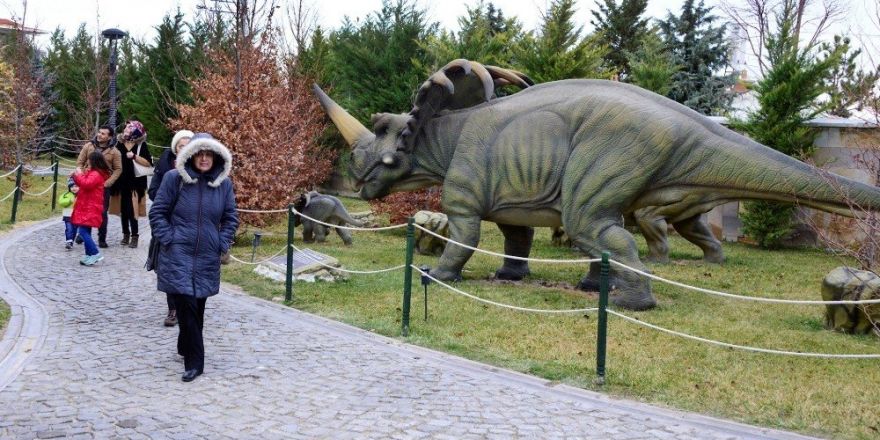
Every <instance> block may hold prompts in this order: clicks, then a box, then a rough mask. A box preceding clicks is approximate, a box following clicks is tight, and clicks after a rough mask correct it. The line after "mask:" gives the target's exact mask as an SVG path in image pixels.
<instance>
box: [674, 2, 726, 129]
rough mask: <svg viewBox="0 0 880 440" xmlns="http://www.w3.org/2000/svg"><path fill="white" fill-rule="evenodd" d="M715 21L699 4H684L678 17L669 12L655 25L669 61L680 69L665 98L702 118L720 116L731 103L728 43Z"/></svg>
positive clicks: (709, 8)
mask: <svg viewBox="0 0 880 440" xmlns="http://www.w3.org/2000/svg"><path fill="white" fill-rule="evenodd" d="M717 20H718V17H717V16H715V15H712V7H706V6H704V4H703V0H699V1H698V2H695V1H694V0H685V2H684V4H683V5H682V7H681V14H680V15H679V16H677V17H676V16H675V15H673V14H672V13H671V12H670V13H668V14H667V16H666V20H663V21H661V22H660V23H659V26H660V32H661V34H662V35H663V38H664V39H665V41H666V45H667V46H668V47H669V50H670V51H671V52H672V56H673V59H674V61H675V63H676V64H678V65H679V66H680V67H681V68H680V69H679V70H678V72H677V73H676V74H675V76H674V77H673V83H672V87H671V90H670V91H669V94H668V95H667V96H668V97H670V98H672V99H674V100H675V101H678V102H680V103H682V104H684V105H686V106H688V107H690V108H692V109H694V110H696V111H698V112H700V113H702V114H704V115H711V114H722V113H725V112H726V111H727V110H729V109H730V105H731V102H732V101H733V93H732V91H731V86H733V84H734V82H735V81H736V74H735V73H726V74H725V73H723V70H724V69H726V68H727V67H728V66H729V65H730V42H729V41H728V40H727V38H726V37H725V32H726V30H725V26H724V25H720V26H714V25H713V24H714V23H715V22H716V21H717Z"/></svg>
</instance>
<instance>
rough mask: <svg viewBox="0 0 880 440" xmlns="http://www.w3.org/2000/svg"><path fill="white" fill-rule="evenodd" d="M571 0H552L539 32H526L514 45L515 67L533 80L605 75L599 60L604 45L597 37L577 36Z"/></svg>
mask: <svg viewBox="0 0 880 440" xmlns="http://www.w3.org/2000/svg"><path fill="white" fill-rule="evenodd" d="M574 13H575V9H574V0H553V1H552V2H551V4H550V7H549V9H548V10H547V13H546V14H544V15H543V22H542V23H541V29H540V33H539V34H538V35H537V36H535V35H533V34H531V33H528V34H526V35H525V36H523V38H522V39H521V41H520V44H519V45H517V48H516V60H515V61H516V62H515V64H514V66H515V67H518V68H520V70H522V71H523V72H524V73H525V74H527V75H529V76H530V77H531V78H532V79H533V80H535V81H536V82H546V81H556V80H560V79H566V78H603V77H604V78H607V77H609V76H610V75H609V72H608V71H607V70H606V69H605V68H604V67H603V64H602V59H603V57H606V56H607V54H608V48H607V47H606V46H604V45H602V44H601V43H600V38H598V37H597V36H596V35H590V36H587V37H585V38H581V32H582V31H583V27H579V26H576V25H575V23H574V19H573V17H574Z"/></svg>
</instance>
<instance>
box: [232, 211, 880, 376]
mask: <svg viewBox="0 0 880 440" xmlns="http://www.w3.org/2000/svg"><path fill="white" fill-rule="evenodd" d="M242 211H243V212H279V211H280V210H271V211H256V210H242ZM294 215H299V216H301V217H302V218H304V219H307V220H310V221H312V222H315V223H316V224H320V225H324V226H329V227H333V228H342V229H348V230H354V231H381V230H387V229H397V228H402V227H406V228H407V235H406V240H407V246H406V260H407V261H406V264H404V265H398V266H394V267H390V268H386V269H379V270H349V269H344V268H341V267H334V266H331V265H329V264H326V263H324V262H323V261H320V260H319V259H317V258H314V257H312V256H311V255H309V254H307V253H305V252H303V250H302V249H300V248H298V247H297V246H295V245H293V243H292V234H293V232H292V231H293V228H292V225H293V219H292V217H293V216H294ZM288 216H289V217H291V218H290V223H289V228H288V232H289V235H290V237H289V240H288V241H289V246H288V248H289V249H290V252H293V251H296V252H300V253H301V254H302V255H304V256H305V257H306V258H308V259H310V260H312V261H314V262H315V263H318V264H319V265H321V266H324V267H327V268H328V269H331V270H334V271H340V272H348V273H353V274H373V273H380V272H390V271H395V270H400V269H404V286H403V289H404V292H403V307H402V308H401V311H402V313H403V317H402V319H401V325H402V330H401V332H402V334H403V335H404V336H408V331H409V314H410V306H411V304H410V302H411V295H412V284H413V282H412V275H411V274H412V272H415V273H417V274H419V275H420V276H421V277H422V284H423V285H425V286H426V287H425V295H426V296H425V299H426V301H425V307H426V313H425V316H426V319H427V284H429V283H430V282H434V283H436V284H437V285H439V286H441V287H443V288H444V289H446V290H449V291H450V292H453V293H455V294H458V295H461V296H463V297H466V298H468V299H471V300H473V301H476V302H479V303H483V304H488V305H492V306H495V307H499V308H504V309H508V310H515V311H520V312H526V313H536V314H572V313H591V312H598V314H599V320H598V325H599V327H600V331H599V332H598V335H597V339H598V340H597V354H596V356H597V368H596V371H597V376H598V382H599V383H604V377H605V352H606V346H607V344H606V341H605V340H606V338H607V316H608V315H611V316H614V317H617V318H620V319H622V320H625V321H628V322H631V323H634V324H636V325H640V326H644V327H646V328H649V329H651V330H655V331H659V332H662V333H666V334H670V335H674V336H678V337H682V338H685V339H689V340H693V341H697V342H701V343H705V344H710V345H714V346H719V347H725V348H731V349H736V350H742V351H748V352H755V353H766V354H774V355H787V356H797V357H810V358H827V359H878V358H880V354H873V353H859V354H848V353H842V354H839V353H814V352H800V351H790V350H789V351H786V350H776V349H770V348H761V347H752V346H747V345H738V344H732V343H728V342H723V341H717V340H712V339H708V338H704V337H700V336H695V335H690V334H687V333H684V332H680V331H676V330H672V329H667V328H664V327H661V326H659V325H655V324H650V323H647V322H643V321H640V320H639V319H636V318H633V317H630V316H627V315H625V314H623V313H620V312H617V311H615V310H612V309H610V308H609V307H608V299H609V295H610V290H611V288H610V281H609V280H610V273H611V267H612V266H614V267H615V268H616V269H617V270H628V271H632V272H634V273H636V274H638V275H640V276H645V277H647V278H649V279H652V280H655V281H659V282H663V283H667V284H670V285H673V286H677V287H680V288H684V289H690V290H694V291H698V292H701V293H706V294H710V295H716V296H720V297H724V298H730V299H736V300H749V301H760V302H767V303H779V304H796V305H841V304H846V305H864V304H878V303H880V299H874V300H840V301H814V300H791V299H780V298H768V297H753V296H746V295H738V294H732V293H727V292H721V291H717V290H712V289H705V288H701V287H696V286H690V285H688V284H685V283H681V282H677V281H673V280H668V279H665V278H662V277H659V276H656V275H653V274H650V273H647V272H645V271H643V270H639V269H636V268H633V267H631V266H627V265H626V264H624V263H621V262H619V261H616V260H612V259H610V258H609V257H608V254H607V253H603V258H601V259H599V258H588V259H575V260H571V259H546V258H528V257H517V256H513V255H506V254H502V253H498V252H492V251H487V250H484V249H480V248H478V247H475V246H469V245H466V244H463V243H459V242H457V241H455V240H452V239H449V238H447V237H444V236H442V235H440V234H438V233H436V232H434V231H431V230H429V229H427V228H424V227H422V226H420V225H417V224H415V222H414V221H413V219H412V218H410V220H409V221H408V222H407V224H400V225H392V226H387V227H379V228H363V227H346V226H339V225H334V224H330V223H326V222H323V221H320V220H318V219H315V218H312V217H309V216H307V215H305V214H303V213H301V212H299V211H297V210H296V209H295V208H293V206H291V207H290V208H289V212H288ZM416 230H420V231H422V232H424V233H426V234H428V235H431V236H433V237H436V238H438V239H441V240H443V241H445V242H447V243H452V244H453V245H456V246H461V247H463V248H466V249H470V250H472V251H474V252H480V253H484V254H487V255H492V256H495V257H499V258H503V259H511V260H518V261H529V262H536V263H551V264H583V265H589V264H592V263H600V280H599V285H600V289H599V290H600V298H599V307H584V308H577V309H565V310H561V309H560V310H555V309H539V308H530V307H522V306H516V305H512V304H505V303H502V302H498V301H493V300H489V299H486V298H481V297H479V296H477V295H474V294H472V293H468V292H466V291H464V290H462V289H460V288H457V287H455V286H453V285H451V284H450V283H447V282H444V281H441V280H439V279H438V278H436V277H435V276H434V275H432V274H431V273H430V271H429V270H423V269H422V268H420V267H417V266H416V265H414V264H413V263H412V256H413V255H412V254H413V252H414V241H415V240H414V236H415V231H416ZM276 255H277V254H276ZM237 260H238V259H237ZM238 261H241V260H238ZM290 261H291V257H290V254H289V255H288V263H290ZM289 270H290V269H288V271H289Z"/></svg>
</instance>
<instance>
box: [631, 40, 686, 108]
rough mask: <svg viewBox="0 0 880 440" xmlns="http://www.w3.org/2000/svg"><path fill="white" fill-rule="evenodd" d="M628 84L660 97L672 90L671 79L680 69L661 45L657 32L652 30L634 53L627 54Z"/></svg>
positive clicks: (663, 45) (661, 41) (664, 46)
mask: <svg viewBox="0 0 880 440" xmlns="http://www.w3.org/2000/svg"><path fill="white" fill-rule="evenodd" d="M627 60H628V61H629V66H630V74H629V78H628V80H629V82H631V83H633V84H635V85H637V86H639V87H642V88H644V89H647V90H650V91H652V92H654V93H657V94H660V95H666V94H668V93H669V91H670V90H672V84H673V77H674V76H675V74H676V73H677V72H678V70H679V69H680V68H681V66H679V65H677V64H675V61H674V60H673V57H672V54H671V53H669V50H668V48H667V47H666V45H665V44H664V43H663V39H662V38H661V37H660V35H659V31H658V30H656V29H652V30H651V32H649V33H648V34H647V35H646V36H645V38H644V39H643V40H642V44H641V46H640V47H639V49H638V50H637V51H636V52H635V53H627Z"/></svg>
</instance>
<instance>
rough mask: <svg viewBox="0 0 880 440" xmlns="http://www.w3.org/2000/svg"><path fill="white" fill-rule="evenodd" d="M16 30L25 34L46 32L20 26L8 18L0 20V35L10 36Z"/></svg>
mask: <svg viewBox="0 0 880 440" xmlns="http://www.w3.org/2000/svg"><path fill="white" fill-rule="evenodd" d="M16 30H20V31H22V32H24V33H26V34H45V33H46V31H44V30H40V29H37V28H30V27H27V26H21V25H20V24H18V23H16V22H15V21H13V20H10V19H8V18H0V34H10V33H12V32H15V31H16Z"/></svg>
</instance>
